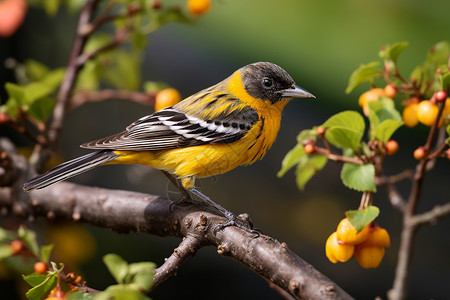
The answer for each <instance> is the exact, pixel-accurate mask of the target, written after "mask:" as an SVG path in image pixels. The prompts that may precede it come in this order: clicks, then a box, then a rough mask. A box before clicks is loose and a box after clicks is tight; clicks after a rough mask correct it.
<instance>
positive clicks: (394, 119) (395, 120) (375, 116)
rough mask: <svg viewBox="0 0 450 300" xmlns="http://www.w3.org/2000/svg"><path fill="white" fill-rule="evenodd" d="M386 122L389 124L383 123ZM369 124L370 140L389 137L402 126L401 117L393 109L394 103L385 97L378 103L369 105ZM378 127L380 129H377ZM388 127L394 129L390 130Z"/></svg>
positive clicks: (373, 102)
mask: <svg viewBox="0 0 450 300" xmlns="http://www.w3.org/2000/svg"><path fill="white" fill-rule="evenodd" d="M387 120H389V122H386V123H384V122H385V121H387ZM369 122H370V139H371V140H374V139H380V140H383V139H385V138H386V137H387V136H389V137H390V136H392V134H394V132H395V131H396V130H397V129H398V127H400V126H401V125H402V124H403V121H402V117H401V115H400V113H399V112H398V110H397V109H396V108H395V104H394V101H393V100H392V99H390V98H387V97H380V98H379V100H378V101H372V102H370V103H369ZM381 124H383V125H381ZM380 126H381V128H379V127H380ZM390 126H394V127H392V128H391V127H390ZM389 137H388V138H389Z"/></svg>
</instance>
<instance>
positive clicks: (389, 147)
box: [385, 140, 398, 155]
mask: <svg viewBox="0 0 450 300" xmlns="http://www.w3.org/2000/svg"><path fill="white" fill-rule="evenodd" d="M385 148H386V154H388V155H393V154H395V153H397V151H398V143H397V141H394V140H390V141H388V142H387V143H386V145H385Z"/></svg>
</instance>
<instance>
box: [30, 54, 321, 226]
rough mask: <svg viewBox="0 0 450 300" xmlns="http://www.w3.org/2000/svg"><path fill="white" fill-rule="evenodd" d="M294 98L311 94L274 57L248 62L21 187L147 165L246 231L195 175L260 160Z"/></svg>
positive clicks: (201, 175) (307, 96)
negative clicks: (197, 183)
mask: <svg viewBox="0 0 450 300" xmlns="http://www.w3.org/2000/svg"><path fill="white" fill-rule="evenodd" d="M293 98H315V96H314V95H313V94H311V93H310V92H308V91H306V90H305V89H303V88H301V87H299V86H298V85H296V84H295V82H294V80H293V79H292V77H291V76H290V75H289V74H288V73H287V72H286V71H285V70H284V69H283V68H281V67H280V66H278V65H276V64H274V63H270V62H256V63H252V64H248V65H246V66H243V67H241V68H240V69H238V70H236V71H235V72H234V73H233V74H231V75H230V76H229V77H227V78H226V79H224V80H222V81H221V82H219V83H217V84H215V85H213V86H211V87H209V88H206V89H204V90H201V91H200V92H198V93H196V94H193V95H192V96H189V97H187V98H185V99H184V100H183V101H181V102H179V103H177V104H176V105H173V106H170V107H166V108H164V109H162V110H158V111H155V112H153V113H151V114H150V115H147V116H144V117H142V118H140V119H138V120H137V121H135V122H133V123H132V124H130V125H129V126H128V127H126V129H125V130H124V131H123V132H120V133H117V134H114V135H111V136H107V137H104V138H100V139H97V140H94V141H91V142H88V143H84V144H82V145H81V147H82V148H86V149H91V150H95V151H93V152H91V153H89V154H86V155H84V156H81V157H78V158H75V159H72V160H70V161H67V162H65V163H63V164H61V165H59V166H56V167H55V168H53V169H51V170H49V171H47V172H46V173H43V174H41V175H38V176H37V177H35V178H33V179H31V180H30V181H28V182H26V183H25V184H24V185H23V189H24V191H27V192H28V191H31V190H34V189H41V188H44V187H46V186H49V185H51V184H54V183H56V182H59V181H62V180H65V179H68V178H70V177H73V176H76V175H78V174H80V173H83V172H86V171H88V170H91V169H93V168H95V167H97V166H101V165H111V164H140V165H146V166H150V167H153V168H156V169H159V170H161V171H163V172H164V173H165V174H166V175H167V176H169V178H170V177H172V178H173V180H172V182H174V183H175V184H177V183H178V182H179V183H180V184H179V185H178V188H180V189H181V190H182V191H183V192H185V194H187V195H189V193H187V191H189V192H191V193H192V194H194V195H197V196H198V197H199V198H200V199H202V200H203V201H205V202H206V203H207V204H209V205H211V206H213V207H214V208H215V209H217V210H218V211H219V212H220V213H222V214H223V216H224V217H226V219H227V221H226V222H224V223H223V224H222V226H221V228H223V227H226V226H230V225H236V226H238V227H241V228H243V229H244V230H247V231H249V229H248V226H245V225H242V224H241V223H240V222H238V219H237V217H236V215H235V214H234V213H232V212H230V211H228V210H226V209H225V208H223V207H222V206H221V205H219V204H217V203H215V202H214V201H213V200H211V198H209V197H208V196H207V195H205V194H203V193H202V192H201V191H200V190H198V189H197V188H196V187H195V180H196V178H204V177H210V176H215V175H219V174H223V173H225V172H228V171H230V170H232V169H234V168H236V167H238V166H241V165H248V164H251V163H253V162H255V161H257V160H259V159H261V158H262V157H263V156H264V155H265V154H266V152H267V151H268V150H269V148H270V147H271V146H272V144H273V143H274V141H275V139H276V137H277V134H278V131H279V129H280V124H281V116H282V111H283V109H284V107H285V106H286V104H287V103H288V102H289V101H290V100H291V99H293ZM239 224H241V225H239Z"/></svg>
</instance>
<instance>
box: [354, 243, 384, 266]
mask: <svg viewBox="0 0 450 300" xmlns="http://www.w3.org/2000/svg"><path fill="white" fill-rule="evenodd" d="M384 252H385V250H384V248H383V247H377V246H371V245H369V244H367V243H362V244H359V245H357V246H356V247H355V252H354V254H355V258H356V260H357V261H358V263H359V265H360V266H361V267H363V268H365V269H370V268H377V267H378V266H379V265H380V263H381V261H382V259H383V256H384Z"/></svg>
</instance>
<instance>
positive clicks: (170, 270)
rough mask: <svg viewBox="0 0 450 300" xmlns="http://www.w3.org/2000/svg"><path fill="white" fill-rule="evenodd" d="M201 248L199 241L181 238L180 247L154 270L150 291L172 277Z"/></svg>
mask: <svg viewBox="0 0 450 300" xmlns="http://www.w3.org/2000/svg"><path fill="white" fill-rule="evenodd" d="M201 247H202V242H201V240H199V239H197V238H196V237H194V236H187V237H186V238H183V240H182V241H181V243H180V245H179V246H178V247H177V248H175V250H174V251H173V253H172V255H171V256H170V257H169V258H167V259H166V260H165V262H164V263H163V264H162V265H161V266H160V267H159V268H157V269H156V270H155V276H154V281H153V282H154V283H153V287H152V289H154V288H155V287H157V286H158V285H159V284H161V283H162V282H164V281H165V280H167V279H168V278H169V277H170V276H172V275H173V274H174V273H175V272H176V271H177V270H178V268H179V267H180V266H181V264H182V263H183V262H184V261H185V260H186V259H187V258H189V257H190V256H193V255H194V254H195V253H196V252H197V251H198V250H199V249H200V248H201Z"/></svg>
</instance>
